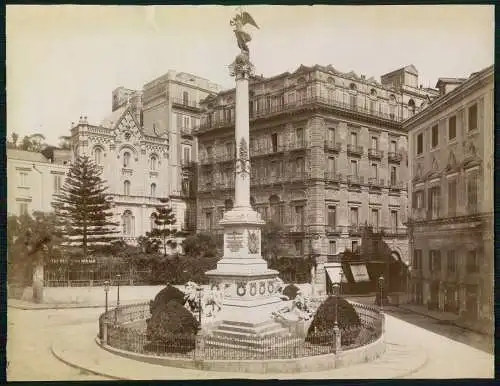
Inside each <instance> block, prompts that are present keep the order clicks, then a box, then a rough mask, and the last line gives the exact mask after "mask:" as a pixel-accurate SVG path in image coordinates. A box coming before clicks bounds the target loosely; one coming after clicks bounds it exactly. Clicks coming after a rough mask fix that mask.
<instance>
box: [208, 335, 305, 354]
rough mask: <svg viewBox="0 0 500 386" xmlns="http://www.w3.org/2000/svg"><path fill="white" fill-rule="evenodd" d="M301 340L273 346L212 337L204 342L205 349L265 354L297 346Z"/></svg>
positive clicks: (289, 340) (287, 341)
mask: <svg viewBox="0 0 500 386" xmlns="http://www.w3.org/2000/svg"><path fill="white" fill-rule="evenodd" d="M301 340H302V339H300V338H296V339H286V341H284V342H283V343H286V344H277V345H276V344H274V345H269V343H268V342H266V340H265V339H264V340H260V341H259V340H255V341H252V340H240V339H238V340H235V339H234V338H223V337H220V336H219V337H212V339H210V340H209V341H208V342H206V346H207V347H209V348H210V347H213V348H226V349H235V350H245V351H250V352H266V351H271V350H273V349H275V348H276V347H284V346H289V345H293V344H297V343H299V342H300V341H301Z"/></svg>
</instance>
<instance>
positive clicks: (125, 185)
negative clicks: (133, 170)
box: [123, 181, 130, 196]
mask: <svg viewBox="0 0 500 386" xmlns="http://www.w3.org/2000/svg"><path fill="white" fill-rule="evenodd" d="M123 194H124V195H125V196H130V181H125V182H124V183H123Z"/></svg>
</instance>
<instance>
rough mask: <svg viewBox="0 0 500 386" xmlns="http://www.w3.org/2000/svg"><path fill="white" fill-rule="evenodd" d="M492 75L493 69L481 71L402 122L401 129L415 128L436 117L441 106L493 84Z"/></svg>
mask: <svg viewBox="0 0 500 386" xmlns="http://www.w3.org/2000/svg"><path fill="white" fill-rule="evenodd" d="M493 75H494V68H493V66H490V67H488V68H486V69H485V70H483V71H482V72H481V73H478V74H477V75H475V76H474V77H472V78H470V79H468V80H467V81H465V82H464V83H462V84H461V85H460V86H458V87H457V88H455V89H454V90H452V91H450V92H449V93H448V94H446V95H444V96H443V97H441V98H438V99H436V101H435V102H433V103H431V105H429V107H427V108H426V109H424V110H423V111H421V112H420V113H418V114H416V115H414V116H413V117H410V118H408V119H407V120H406V121H404V122H403V128H404V129H405V130H407V131H409V130H411V129H413V128H415V127H416V126H418V125H419V124H420V123H422V122H423V121H425V120H427V119H428V118H430V117H433V116H435V115H437V114H438V113H439V112H440V111H441V109H442V107H443V106H445V105H446V104H449V103H450V102H453V101H455V100H456V99H463V97H464V95H468V94H471V93H472V92H473V91H476V90H477V89H479V88H481V87H483V86H484V84H485V82H488V83H489V82H491V83H493Z"/></svg>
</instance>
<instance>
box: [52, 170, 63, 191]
mask: <svg viewBox="0 0 500 386" xmlns="http://www.w3.org/2000/svg"><path fill="white" fill-rule="evenodd" d="M61 185H62V176H60V175H58V174H55V175H54V193H59V191H60V190H61Z"/></svg>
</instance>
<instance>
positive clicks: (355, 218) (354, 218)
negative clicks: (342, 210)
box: [351, 208, 358, 226]
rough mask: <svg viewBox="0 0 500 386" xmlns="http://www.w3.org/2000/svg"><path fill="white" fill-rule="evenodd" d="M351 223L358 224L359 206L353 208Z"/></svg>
mask: <svg viewBox="0 0 500 386" xmlns="http://www.w3.org/2000/svg"><path fill="white" fill-rule="evenodd" d="M351 225H352V226H358V208H351Z"/></svg>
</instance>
